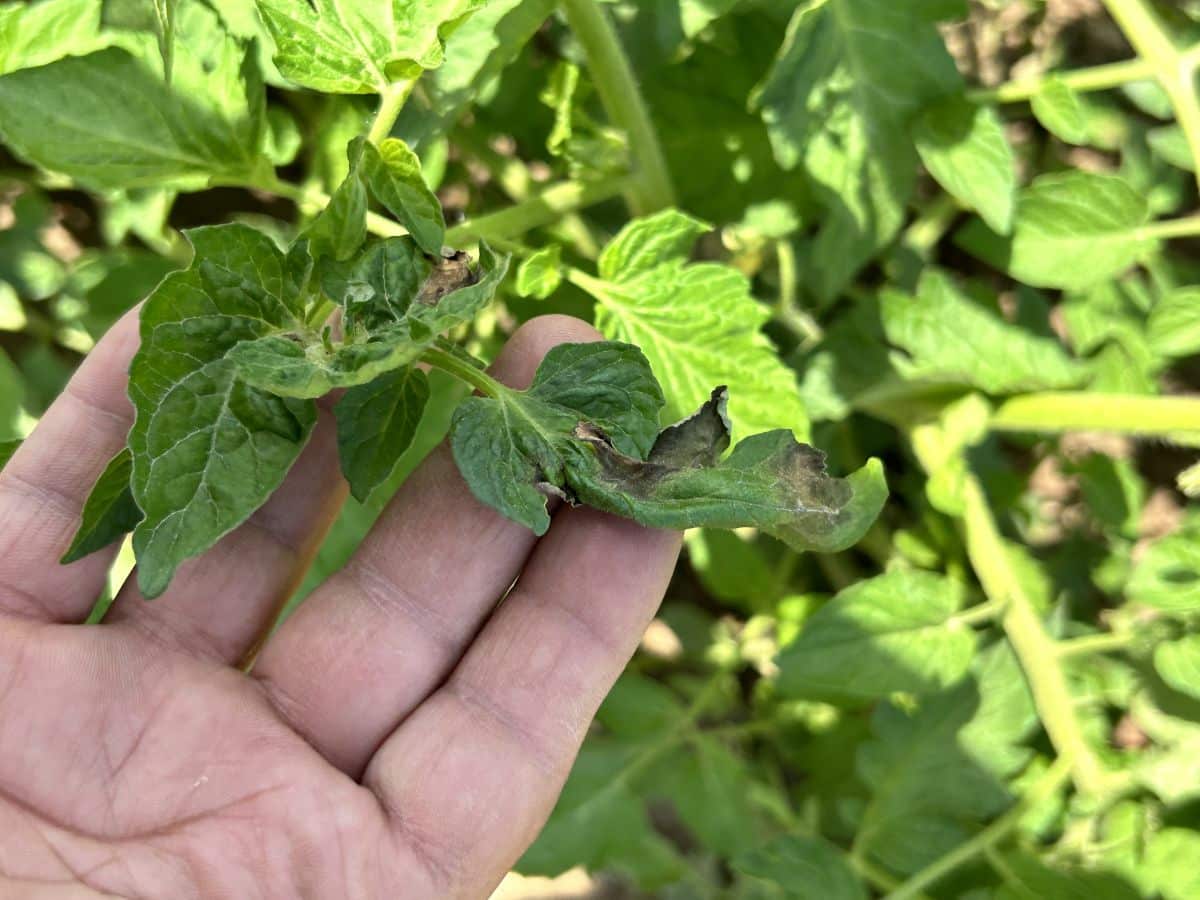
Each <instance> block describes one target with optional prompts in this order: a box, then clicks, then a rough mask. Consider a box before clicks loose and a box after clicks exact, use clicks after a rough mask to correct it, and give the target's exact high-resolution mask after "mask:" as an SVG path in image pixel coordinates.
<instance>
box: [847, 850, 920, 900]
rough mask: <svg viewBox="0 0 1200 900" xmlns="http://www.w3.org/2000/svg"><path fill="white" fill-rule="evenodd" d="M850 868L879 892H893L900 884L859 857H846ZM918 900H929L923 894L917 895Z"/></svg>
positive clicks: (868, 861)
mask: <svg viewBox="0 0 1200 900" xmlns="http://www.w3.org/2000/svg"><path fill="white" fill-rule="evenodd" d="M846 858H847V859H848V860H849V862H850V866H851V868H853V869H854V871H855V872H857V873H858V874H859V876H860V877H861V878H863V879H864V880H866V881H869V882H870V883H871V884H872V885H873V886H874V887H876V888H878V889H879V890H881V891H894V890H895V889H896V888H898V887H899V886H900V882H899V881H898V880H897V879H895V878H893V877H892V876H891V875H890V874H889V873H888V872H886V871H885V870H884V869H882V868H881V867H879V866H877V865H875V863H873V862H871V861H870V860H866V859H863V858H862V857H861V856H853V855H850V856H847V857H846ZM916 896H917V897H918V900H929V898H927V897H926V896H925V895H924V894H917V895H916Z"/></svg>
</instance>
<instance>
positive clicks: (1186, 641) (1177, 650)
mask: <svg viewBox="0 0 1200 900" xmlns="http://www.w3.org/2000/svg"><path fill="white" fill-rule="evenodd" d="M1154 668H1155V669H1157V670H1158V674H1159V675H1161V676H1162V679H1163V681H1165V682H1166V683H1167V684H1169V685H1170V686H1171V687H1173V688H1174V689H1175V690H1177V691H1180V692H1182V693H1184V694H1189V695H1190V696H1192V697H1195V698H1196V699H1197V700H1200V634H1190V635H1188V636H1186V637H1182V638H1180V639H1179V640H1177V641H1170V642H1167V643H1162V644H1159V645H1158V646H1157V647H1155V648H1154Z"/></svg>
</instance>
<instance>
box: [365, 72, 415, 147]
mask: <svg viewBox="0 0 1200 900" xmlns="http://www.w3.org/2000/svg"><path fill="white" fill-rule="evenodd" d="M416 83H417V80H416V79H415V78H404V79H401V80H400V81H395V82H392V83H391V84H389V85H388V86H387V88H385V89H384V90H383V91H381V92H380V94H379V110H378V111H377V112H376V113H375V118H374V119H372V120H371V128H370V130H369V131H368V132H367V140H368V141H370V142H371V143H372V144H376V145H377V144H379V142H380V141H382V140H383V139H384V138H386V137H387V136H388V135H390V134H391V133H392V126H394V125H395V124H396V120H397V119H398V118H400V111H401V110H402V109H404V104H405V102H406V101H407V100H408V95H409V94H411V93H412V89H413V86H414V85H416Z"/></svg>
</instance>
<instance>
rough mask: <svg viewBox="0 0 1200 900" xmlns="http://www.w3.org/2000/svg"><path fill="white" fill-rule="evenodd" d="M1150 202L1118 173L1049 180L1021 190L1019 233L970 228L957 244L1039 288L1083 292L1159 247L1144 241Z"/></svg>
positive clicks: (1063, 175)
mask: <svg viewBox="0 0 1200 900" xmlns="http://www.w3.org/2000/svg"><path fill="white" fill-rule="evenodd" d="M1147 216H1148V211H1147V208H1146V200H1145V198H1144V197H1142V196H1141V195H1140V194H1138V192H1137V191H1135V190H1134V189H1133V188H1132V187H1130V186H1129V185H1128V184H1127V183H1126V182H1125V181H1124V180H1122V179H1121V178H1119V177H1117V176H1115V175H1096V174H1092V173H1090V172H1064V173H1061V174H1054V175H1043V176H1041V177H1040V178H1038V179H1037V180H1035V181H1034V182H1033V184H1031V185H1030V186H1029V187H1028V188H1026V189H1025V190H1024V191H1022V192H1021V194H1020V196H1019V197H1018V199H1017V218H1016V224H1015V225H1014V228H1013V234H1012V236H1011V237H1009V238H1002V237H1000V236H999V235H997V234H995V233H994V232H992V231H989V230H988V229H987V228H985V227H984V226H983V224H982V223H980V222H971V223H969V224H968V225H967V226H966V227H965V228H963V229H962V230H961V231H959V232H958V234H957V236H956V239H957V241H958V243H959V244H961V245H962V247H963V248H964V249H966V250H967V251H968V252H969V253H972V254H974V255H975V256H977V257H979V258H980V259H982V260H983V261H984V262H986V263H988V264H989V265H993V266H995V267H996V268H998V269H1002V270H1003V271H1005V272H1007V273H1008V274H1009V275H1011V276H1012V277H1013V278H1016V279H1017V280H1018V281H1023V282H1024V283H1026V284H1030V285H1033V286H1035V287H1047V288H1063V289H1065V290H1083V289H1085V288H1087V287H1090V286H1091V285H1094V284H1097V283H1098V282H1101V281H1105V280H1107V279H1109V278H1112V277H1113V276H1114V275H1119V274H1121V273H1122V272H1123V271H1125V270H1126V269H1128V268H1129V267H1130V266H1131V265H1133V264H1134V263H1136V262H1137V261H1138V260H1139V259H1141V258H1142V256H1143V255H1145V254H1146V253H1147V252H1148V251H1149V250H1150V249H1151V248H1152V247H1153V245H1154V242H1153V241H1152V240H1150V239H1148V238H1145V237H1143V236H1142V234H1141V232H1140V229H1141V226H1142V225H1144V224H1145V223H1146V219H1147Z"/></svg>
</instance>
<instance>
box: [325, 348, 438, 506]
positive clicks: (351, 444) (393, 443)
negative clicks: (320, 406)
mask: <svg viewBox="0 0 1200 900" xmlns="http://www.w3.org/2000/svg"><path fill="white" fill-rule="evenodd" d="M428 399H429V381H428V379H426V377H425V373H424V372H422V371H421V370H420V369H417V368H413V367H411V366H410V367H407V368H403V369H396V370H395V371H393V372H388V373H386V374H384V375H380V376H379V377H378V378H376V379H375V380H374V381H371V382H369V383H368V384H363V385H359V386H358V387H354V388H351V389H350V390H348V391H346V393H345V395H344V396H343V397H342V399H341V400H339V401H338V403H337V406H336V407H334V415H335V416H336V417H337V425H338V456H339V457H340V459H341V461H342V474H343V475H345V476H346V480H347V481H348V482H350V493H351V494H353V495H354V498H355V499H356V500H359V501H360V502H364V503H365V502H366V500H367V498H368V497H369V496H370V495H371V492H372V491H374V490H375V488H377V487H378V486H379V485H380V484H382V483H383V482H384V481H386V480H387V478H388V477H389V476H390V475H391V474H392V470H393V469H395V468H396V463H397V462H398V461H399V460H400V456H401V454H403V453H404V451H405V450H407V449H408V445H409V444H410V443H412V439H413V436H414V435H415V434H416V433H417V426H418V425H419V424H420V422H421V413H422V412H423V411H424V409H425V402H426V401H427V400H428Z"/></svg>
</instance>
